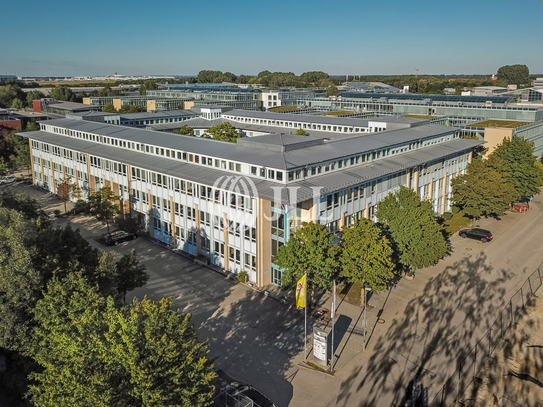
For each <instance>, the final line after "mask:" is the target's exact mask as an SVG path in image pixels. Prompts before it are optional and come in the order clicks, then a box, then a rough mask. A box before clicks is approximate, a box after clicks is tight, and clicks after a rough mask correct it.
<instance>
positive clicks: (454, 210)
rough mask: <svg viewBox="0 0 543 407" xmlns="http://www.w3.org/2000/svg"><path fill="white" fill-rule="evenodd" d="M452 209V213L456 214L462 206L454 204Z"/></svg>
mask: <svg viewBox="0 0 543 407" xmlns="http://www.w3.org/2000/svg"><path fill="white" fill-rule="evenodd" d="M451 211H452V213H454V214H455V215H456V214H457V213H458V212H460V207H459V206H453V207H452V208H451Z"/></svg>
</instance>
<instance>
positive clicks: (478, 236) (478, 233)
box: [459, 228, 492, 243]
mask: <svg viewBox="0 0 543 407" xmlns="http://www.w3.org/2000/svg"><path fill="white" fill-rule="evenodd" d="M459 234H460V237H463V238H466V237H469V238H470V239H475V240H480V241H481V242H483V243H486V242H490V241H491V240H492V233H490V231H488V230H485V229H479V228H474V229H462V230H461V231H460V233H459Z"/></svg>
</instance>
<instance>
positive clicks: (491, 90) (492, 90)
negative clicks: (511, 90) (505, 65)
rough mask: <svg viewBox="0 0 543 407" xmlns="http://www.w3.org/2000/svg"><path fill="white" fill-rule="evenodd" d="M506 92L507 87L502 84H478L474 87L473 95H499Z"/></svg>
mask: <svg viewBox="0 0 543 407" xmlns="http://www.w3.org/2000/svg"><path fill="white" fill-rule="evenodd" d="M506 92H507V88H502V87H501V86H476V87H474V88H473V96H497V95H500V94H501V93H506Z"/></svg>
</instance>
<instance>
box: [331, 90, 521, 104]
mask: <svg viewBox="0 0 543 407" xmlns="http://www.w3.org/2000/svg"><path fill="white" fill-rule="evenodd" d="M338 97H342V98H354V99H372V98H374V99H382V98H384V99H389V100H427V99H430V100H434V101H436V102H464V103H486V102H492V103H510V102H513V101H514V100H515V98H513V97H506V96H459V95H423V94H414V93H363V92H342V93H340V94H338Z"/></svg>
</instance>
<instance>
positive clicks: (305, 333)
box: [304, 272, 307, 360]
mask: <svg viewBox="0 0 543 407" xmlns="http://www.w3.org/2000/svg"><path fill="white" fill-rule="evenodd" d="M304 313H305V323H304V360H307V272H306V273H304Z"/></svg>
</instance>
